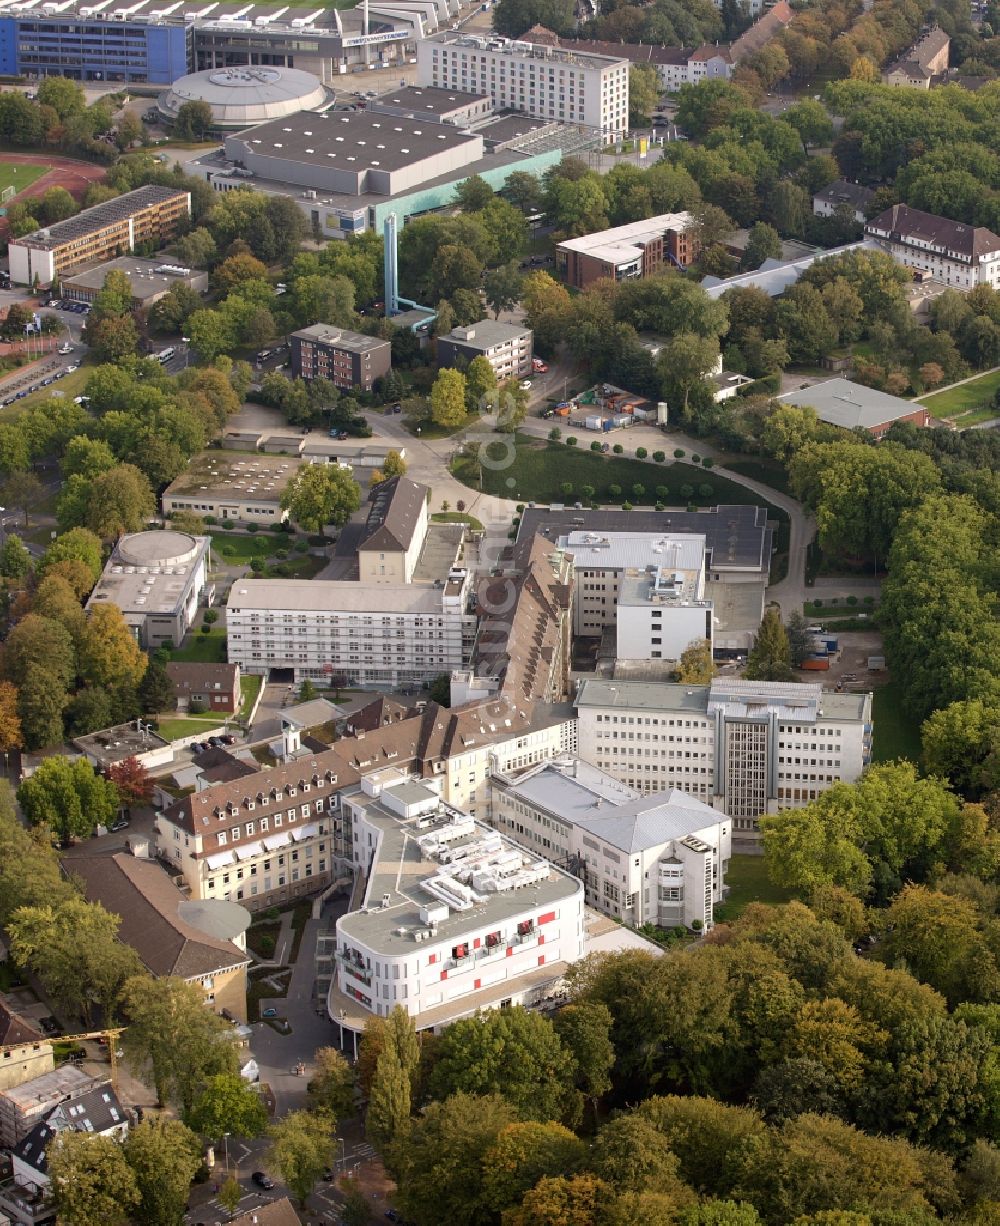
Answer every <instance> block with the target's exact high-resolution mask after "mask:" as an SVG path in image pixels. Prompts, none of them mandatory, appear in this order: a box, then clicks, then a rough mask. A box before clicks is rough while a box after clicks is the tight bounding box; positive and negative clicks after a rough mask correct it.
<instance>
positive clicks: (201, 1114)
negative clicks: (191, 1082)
mask: <svg viewBox="0 0 1000 1226" xmlns="http://www.w3.org/2000/svg"><path fill="white" fill-rule="evenodd" d="M188 1123H189V1124H190V1125H191V1127H192V1128H193V1129H194V1130H195V1132H200V1133H201V1135H202V1136H203V1137H212V1138H213V1139H215V1140H218V1139H219V1138H220V1137H221V1136H222V1135H223V1133H229V1134H230V1135H231V1136H235V1137H259V1136H260V1135H261V1133H262V1132H263V1131H264V1129H265V1128H266V1127H267V1108H266V1107H265V1106H264V1103H263V1100H262V1099H261V1097H260V1095H259V1094H258V1093H257V1091H256V1090H255V1089H254V1088H253V1086H251V1085H248V1084H247V1083H246V1082H245V1081H244V1080H243V1078H242V1077H241V1076H240V1075H239V1074H238V1073H219V1074H217V1075H216V1076H214V1077H209V1078H208V1081H207V1083H206V1085H205V1088H204V1090H202V1092H201V1094H199V1095H198V1097H197V1098H196V1099H195V1102H194V1106H193V1107H192V1108H191V1114H190V1118H189V1120H188Z"/></svg>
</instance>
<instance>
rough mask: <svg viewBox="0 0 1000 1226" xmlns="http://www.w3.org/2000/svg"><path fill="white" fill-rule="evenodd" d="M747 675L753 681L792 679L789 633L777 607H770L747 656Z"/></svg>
mask: <svg viewBox="0 0 1000 1226" xmlns="http://www.w3.org/2000/svg"><path fill="white" fill-rule="evenodd" d="M746 676H747V678H748V679H749V680H751V681H789V680H791V679H792V670H791V648H790V646H789V642H788V634H787V633H786V631H785V627H784V626H783V625H782V624H781V616H780V614H779V613H778V610H777V609H776V608H769V609H768V610H767V612H766V613H765V614H764V619H763V621H762V622H761V623H760V629H759V630H758V631H757V634H756V636H755V638H754V641H753V646H752V647H751V648H750V654H749V655H748V656H747V667H746Z"/></svg>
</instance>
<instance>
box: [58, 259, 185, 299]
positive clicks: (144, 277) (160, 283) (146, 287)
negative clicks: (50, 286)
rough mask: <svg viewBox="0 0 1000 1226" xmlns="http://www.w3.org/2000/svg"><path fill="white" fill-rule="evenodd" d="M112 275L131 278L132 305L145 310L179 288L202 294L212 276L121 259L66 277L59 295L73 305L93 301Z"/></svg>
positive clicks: (144, 261) (155, 262) (162, 265)
mask: <svg viewBox="0 0 1000 1226" xmlns="http://www.w3.org/2000/svg"><path fill="white" fill-rule="evenodd" d="M111 272H123V273H124V274H125V275H126V276H127V277H128V279H129V281H130V283H131V285H132V304H133V306H135V307H137V308H141V309H146V308H148V307H151V306H152V305H153V304H154V303H156V302H159V301H160V299H161V298H165V297H166V296H167V294H169V293H170V291H171V290H172V289H173V287H174V286H175V285H186V286H187V287H188V288H189V289H193V290H195V291H196V292H197V293H199V294H200V293H204V292H205V290H207V289H208V273H207V272H204V271H202V270H200V269H197V268H181V267H180V266H179V265H176V264H164V263H163V262H162V261H160V260H141V259H138V258H137V257H136V256H119V257H118V259H116V260H108V261H106V262H105V263H103V264H97V265H95V266H94V267H93V268H81V269H79V270H78V271H77V272H74V273H71V274H70V275H69V276H68V277H64V278H63V280H62V282H61V283H60V286H59V292H60V294H61V295H62V297H63V298H69V299H70V300H71V301H73V302H93V301H94V299H95V298H96V297H97V295H98V294H99V293H100V292H101V290H102V289H103V288H104V282H105V281H106V280H107V277H108V273H111Z"/></svg>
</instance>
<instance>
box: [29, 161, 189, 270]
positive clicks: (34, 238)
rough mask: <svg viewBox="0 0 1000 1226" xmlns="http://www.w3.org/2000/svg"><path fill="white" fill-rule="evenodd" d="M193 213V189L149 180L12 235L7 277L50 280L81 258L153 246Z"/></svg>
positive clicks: (80, 263) (74, 266)
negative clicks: (48, 223) (73, 213)
mask: <svg viewBox="0 0 1000 1226" xmlns="http://www.w3.org/2000/svg"><path fill="white" fill-rule="evenodd" d="M190 216H191V193H190V192H186V191H182V190H180V189H179V188H176V187H160V186H158V185H156V184H149V185H148V186H146V187H137V188H136V189H135V191H131V192H125V193H124V195H121V196H116V197H115V199H114V200H106V201H105V202H104V203H103V204H95V205H93V206H92V207H91V208H89V209H84V210H83V212H82V213H77V215H76V216H75V217H69V218H67V219H66V220H65V221H57V222H55V223H54V224H53V225H51V226H46V227H44V228H43V229H41V230H35V231H33V232H32V233H31V234H25V235H24V236H23V237H22V238H18V239H15V240H12V241H11V243H10V247H9V249H8V255H9V258H10V275H11V280H12V281H14V282H15V283H16V284H18V285H31V284H32V283H33V282H34V280H35V278H36V277H37V278H38V283H39V285H42V286H48V285H51V284H52V282H53V281H54V280H56V279H57V278H58V279H59V280H61V279H62V278H63V277H64V276H65V275H66V274H67V273H69V272H73V271H74V270H75V269H77V268H80V267H81V266H83V265H85V264H92V263H94V261H97V260H107V259H110V258H111V257H113V256H119V255H124V254H125V253H126V252H129V251H134V250H135V249H136V247H137V246H139V245H140V244H142V245H152V246H153V247H154V248H156V247H161V246H163V244H164V243H167V242H169V241H170V239H172V238H174V237H175V236H176V235H177V233H178V231H179V230H180V227H181V225H182V224H183V223H184V222H186V221H187V219H188V218H189V217H190Z"/></svg>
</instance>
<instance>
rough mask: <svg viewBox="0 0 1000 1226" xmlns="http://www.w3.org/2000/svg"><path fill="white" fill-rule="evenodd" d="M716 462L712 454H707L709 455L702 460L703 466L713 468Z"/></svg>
mask: <svg viewBox="0 0 1000 1226" xmlns="http://www.w3.org/2000/svg"><path fill="white" fill-rule="evenodd" d="M714 463H715V461H714V460H713V459H712V457H711V456H710V455H707V456H705V458H704V459H703V460H702V462H701V466H702V468H711V467H712V465H713V464H714Z"/></svg>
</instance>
